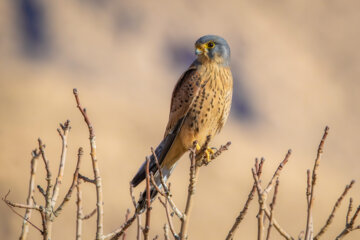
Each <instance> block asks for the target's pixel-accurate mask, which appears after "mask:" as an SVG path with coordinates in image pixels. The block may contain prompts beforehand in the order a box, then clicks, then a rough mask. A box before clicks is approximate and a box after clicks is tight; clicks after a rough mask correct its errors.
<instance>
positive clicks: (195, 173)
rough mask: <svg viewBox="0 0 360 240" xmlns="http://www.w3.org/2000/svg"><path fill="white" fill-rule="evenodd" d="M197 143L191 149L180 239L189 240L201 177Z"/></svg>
mask: <svg viewBox="0 0 360 240" xmlns="http://www.w3.org/2000/svg"><path fill="white" fill-rule="evenodd" d="M196 144H197V142H196V141H195V142H194V146H193V148H192V149H190V161H191V165H190V179H189V187H188V195H187V200H186V205H185V211H184V214H183V216H184V217H183V218H182V219H181V227H180V229H181V230H180V239H187V237H188V233H187V232H188V227H189V220H190V213H191V211H192V207H193V196H194V194H195V186H196V183H197V180H198V177H199V169H200V168H199V167H198V166H197V164H196V154H195V149H196Z"/></svg>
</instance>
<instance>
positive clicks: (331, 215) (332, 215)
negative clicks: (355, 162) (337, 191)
mask: <svg viewBox="0 0 360 240" xmlns="http://www.w3.org/2000/svg"><path fill="white" fill-rule="evenodd" d="M354 183H355V181H354V180H352V181H351V182H350V184H349V185H346V187H345V189H344V191H343V193H342V194H341V195H340V197H339V198H338V200H337V201H336V203H335V205H334V207H333V209H332V211H331V213H330V216H329V217H328V219H327V221H326V223H325V225H324V226H323V227H322V228H321V230H320V231H319V233H318V234H316V235H315V237H314V240H318V239H319V238H320V237H321V235H323V234H324V233H325V232H326V230H327V229H328V227H329V226H330V224H331V223H332V221H333V218H334V217H335V212H336V210H337V209H338V208H339V207H340V204H341V202H342V200H343V199H344V197H345V196H346V194H347V193H348V191H349V190H350V189H351V188H352V186H353V185H354Z"/></svg>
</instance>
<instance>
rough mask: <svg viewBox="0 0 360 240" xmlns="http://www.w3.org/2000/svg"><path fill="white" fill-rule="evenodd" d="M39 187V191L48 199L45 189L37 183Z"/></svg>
mask: <svg viewBox="0 0 360 240" xmlns="http://www.w3.org/2000/svg"><path fill="white" fill-rule="evenodd" d="M37 189H38V190H39V192H40V193H41V195H43V196H44V198H45V199H46V193H45V190H44V189H43V188H42V187H41V186H40V185H37Z"/></svg>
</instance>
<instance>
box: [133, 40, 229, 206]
mask: <svg viewBox="0 0 360 240" xmlns="http://www.w3.org/2000/svg"><path fill="white" fill-rule="evenodd" d="M195 55H196V59H195V60H194V61H193V63H192V64H191V65H190V67H189V68H188V69H187V70H186V71H185V72H184V73H183V74H182V75H181V77H180V78H179V80H178V81H177V83H176V85H175V87H174V90H173V92H172V97H171V104H170V113H169V120H168V124H167V126H166V129H165V133H164V137H163V140H162V141H161V142H160V144H159V145H158V146H157V148H156V149H155V151H153V153H154V154H155V155H156V156H154V154H151V155H150V156H149V171H150V172H151V173H153V174H154V179H155V183H156V185H158V188H160V189H161V187H162V183H161V179H160V174H159V170H158V168H157V164H156V161H155V157H156V158H157V160H158V162H159V166H160V168H161V172H162V175H163V180H164V182H166V181H167V180H168V178H169V176H170V174H171V173H172V171H173V170H174V168H175V166H176V164H177V162H178V160H179V159H180V158H181V156H182V155H183V154H184V153H185V152H187V151H188V150H189V149H190V148H192V147H193V143H194V141H196V142H197V144H196V150H197V151H200V149H201V148H202V146H203V145H204V144H205V142H206V141H207V138H212V137H213V136H214V135H216V134H218V133H219V132H220V130H221V129H222V127H223V126H224V124H225V122H226V121H227V119H228V116H229V113H230V108H231V100H232V94H233V77H232V73H231V70H230V47H229V45H228V43H227V42H226V40H225V39H224V38H222V37H220V36H216V35H205V36H202V37H200V38H199V39H198V40H197V41H196V42H195ZM213 153H214V151H213V149H212V148H209V147H208V148H207V149H206V150H205V154H206V160H207V161H210V156H211V154H213ZM145 178H146V161H145V162H144V163H143V164H142V166H141V167H140V169H139V170H138V172H137V173H136V174H135V176H134V177H133V179H132V180H131V182H130V184H131V185H132V186H133V187H136V186H137V185H139V184H140V183H141V182H142V181H143V180H144V179H145ZM156 194H157V190H156V188H155V187H153V186H152V187H151V189H150V195H151V200H153V199H154V198H155V196H156ZM145 202H146V190H145V191H144V192H143V193H142V196H141V197H140V199H139V200H138V203H137V206H136V211H137V212H138V213H142V212H143V211H144V210H145V206H146V203H145Z"/></svg>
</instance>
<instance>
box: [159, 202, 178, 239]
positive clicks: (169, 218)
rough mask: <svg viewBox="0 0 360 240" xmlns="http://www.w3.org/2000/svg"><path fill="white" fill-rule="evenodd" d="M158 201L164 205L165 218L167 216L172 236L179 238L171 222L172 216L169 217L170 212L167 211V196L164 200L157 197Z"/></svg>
mask: <svg viewBox="0 0 360 240" xmlns="http://www.w3.org/2000/svg"><path fill="white" fill-rule="evenodd" d="M159 201H160V203H161V204H162V205H163V206H164V208H165V211H166V218H167V221H168V226H169V227H170V231H171V233H172V235H173V236H174V238H175V239H179V235H178V234H177V233H176V232H175V230H174V224H173V222H172V217H171V214H170V211H169V207H168V204H167V203H168V201H167V198H166V197H165V202H164V201H163V200H161V198H160V197H159Z"/></svg>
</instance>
